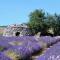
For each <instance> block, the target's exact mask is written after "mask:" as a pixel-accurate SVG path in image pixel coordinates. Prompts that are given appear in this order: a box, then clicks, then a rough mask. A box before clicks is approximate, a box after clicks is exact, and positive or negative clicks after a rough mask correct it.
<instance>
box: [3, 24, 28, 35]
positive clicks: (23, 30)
mask: <svg viewBox="0 0 60 60" xmlns="http://www.w3.org/2000/svg"><path fill="white" fill-rule="evenodd" d="M24 35H29V28H28V26H27V25H25V24H20V25H16V24H14V25H9V26H7V27H6V28H5V29H4V33H3V36H24Z"/></svg>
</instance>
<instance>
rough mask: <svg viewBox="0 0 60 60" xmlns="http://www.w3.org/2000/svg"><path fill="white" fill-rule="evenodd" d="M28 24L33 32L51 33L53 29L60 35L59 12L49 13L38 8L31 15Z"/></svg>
mask: <svg viewBox="0 0 60 60" xmlns="http://www.w3.org/2000/svg"><path fill="white" fill-rule="evenodd" d="M28 26H29V28H30V30H31V32H32V34H36V33H38V32H43V33H47V32H48V33H49V31H50V30H51V31H53V34H54V35H60V31H59V30H60V15H58V14H56V13H55V14H52V15H50V14H47V13H45V12H44V11H43V10H42V9H40V10H39V9H36V10H35V11H33V12H31V13H30V15H29V22H28Z"/></svg>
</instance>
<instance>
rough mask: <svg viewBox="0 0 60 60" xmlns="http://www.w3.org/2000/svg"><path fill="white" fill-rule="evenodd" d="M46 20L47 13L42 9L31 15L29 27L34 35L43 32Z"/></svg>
mask: <svg viewBox="0 0 60 60" xmlns="http://www.w3.org/2000/svg"><path fill="white" fill-rule="evenodd" d="M44 19H45V12H43V10H42V9H40V10H38V9H37V10H35V11H33V12H31V13H30V15H29V23H28V25H29V27H30V29H31V32H32V33H33V34H36V33H37V32H40V31H42V29H43V24H44Z"/></svg>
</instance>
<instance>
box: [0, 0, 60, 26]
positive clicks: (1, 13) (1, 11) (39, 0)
mask: <svg viewBox="0 0 60 60" xmlns="http://www.w3.org/2000/svg"><path fill="white" fill-rule="evenodd" d="M40 8H41V9H44V10H45V11H46V12H49V13H51V14H53V13H55V12H56V13H60V1H59V0H0V25H8V24H14V23H18V24H19V23H24V22H28V21H29V19H28V16H29V13H30V12H31V11H34V10H35V9H40Z"/></svg>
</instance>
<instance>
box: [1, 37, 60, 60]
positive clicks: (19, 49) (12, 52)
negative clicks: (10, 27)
mask: <svg viewBox="0 0 60 60" xmlns="http://www.w3.org/2000/svg"><path fill="white" fill-rule="evenodd" d="M59 41H60V37H59V36H56V37H50V36H42V37H39V38H38V39H36V37H34V36H21V37H17V36H16V37H4V36H0V60H54V59H56V60H57V59H58V60H59V59H60V57H59V56H60V42H59ZM51 46H52V47H51ZM44 51H45V52H44ZM52 56H53V57H52Z"/></svg>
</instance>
